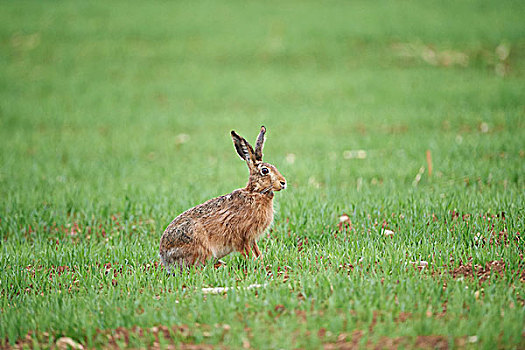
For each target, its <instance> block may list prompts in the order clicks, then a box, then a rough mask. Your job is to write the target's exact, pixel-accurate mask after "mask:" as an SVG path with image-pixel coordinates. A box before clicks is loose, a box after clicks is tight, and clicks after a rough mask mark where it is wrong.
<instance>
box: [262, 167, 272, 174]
mask: <svg viewBox="0 0 525 350" xmlns="http://www.w3.org/2000/svg"><path fill="white" fill-rule="evenodd" d="M269 172H270V170H268V168H262V169H261V174H263V175H268V173H269Z"/></svg>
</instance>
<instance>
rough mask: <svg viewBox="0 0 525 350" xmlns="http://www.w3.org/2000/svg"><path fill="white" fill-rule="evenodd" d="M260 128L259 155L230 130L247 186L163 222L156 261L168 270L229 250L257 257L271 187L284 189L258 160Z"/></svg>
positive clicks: (268, 215) (278, 176) (269, 217)
mask: <svg viewBox="0 0 525 350" xmlns="http://www.w3.org/2000/svg"><path fill="white" fill-rule="evenodd" d="M265 131H266V130H265V129H264V127H263V128H262V129H261V133H260V135H259V139H260V141H259V139H258V143H257V148H256V151H257V150H259V153H257V152H256V151H255V152H254V151H253V149H250V148H251V146H250V145H249V144H248V142H247V141H246V140H244V139H243V138H241V137H240V136H238V135H237V134H235V133H234V132H232V136H233V138H234V142H235V146H236V148H237V152H238V153H239V155H240V156H241V158H243V159H245V160H246V161H247V163H248V166H249V168H250V179H249V181H248V184H247V186H246V187H245V188H241V189H238V190H235V191H233V192H232V193H230V194H227V195H224V196H220V197H217V198H213V199H210V200H208V201H207V202H205V203H203V204H200V205H198V206H196V207H193V208H191V209H189V210H187V211H185V212H184V213H182V214H180V215H179V216H177V217H176V218H175V219H174V220H173V221H172V222H171V223H170V224H169V225H168V227H167V228H166V230H165V231H164V234H163V235H162V237H161V240H160V258H161V262H162V264H163V265H164V266H165V267H166V268H167V269H168V270H170V269H171V267H173V266H176V267H180V268H182V267H184V266H190V265H195V264H205V263H206V262H208V261H210V260H213V259H220V258H222V257H224V256H226V255H228V254H229V253H231V252H234V251H237V252H240V253H242V254H243V255H244V256H248V254H249V253H250V252H253V254H254V256H255V257H259V256H260V254H261V253H260V251H259V247H258V246H257V240H258V239H259V238H260V237H261V235H262V234H263V233H264V231H265V230H266V229H267V228H268V227H269V226H270V225H271V223H272V221H273V197H274V193H273V191H279V190H281V189H283V188H285V187H286V182H285V179H284V177H283V176H282V175H281V174H280V173H279V171H277V169H276V168H275V167H274V166H272V165H270V164H268V163H263V162H262V142H263V140H264V139H263V137H264V132H265ZM246 144H247V145H248V146H246ZM244 151H246V153H244ZM258 154H260V156H257V155H258ZM262 169H264V170H262Z"/></svg>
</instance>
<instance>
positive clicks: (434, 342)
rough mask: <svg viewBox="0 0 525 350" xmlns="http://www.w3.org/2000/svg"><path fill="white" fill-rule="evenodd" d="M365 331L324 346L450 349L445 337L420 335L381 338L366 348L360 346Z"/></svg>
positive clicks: (331, 348)
mask: <svg viewBox="0 0 525 350" xmlns="http://www.w3.org/2000/svg"><path fill="white" fill-rule="evenodd" d="M362 337H363V331H360V330H355V331H354V332H352V335H351V336H348V335H347V334H345V333H341V334H340V335H339V336H338V337H337V341H336V342H335V343H327V344H324V346H323V347H324V349H325V350H354V349H362V348H365V349H378V350H379V349H399V348H402V349H407V348H408V349H413V348H417V349H441V350H444V349H449V344H448V339H447V338H446V337H445V336H443V335H420V336H417V337H415V338H414V337H408V336H405V337H395V338H390V337H381V338H380V339H379V340H378V341H377V342H376V343H372V341H370V340H368V342H367V343H366V345H365V346H363V345H362V344H360V342H361V339H362Z"/></svg>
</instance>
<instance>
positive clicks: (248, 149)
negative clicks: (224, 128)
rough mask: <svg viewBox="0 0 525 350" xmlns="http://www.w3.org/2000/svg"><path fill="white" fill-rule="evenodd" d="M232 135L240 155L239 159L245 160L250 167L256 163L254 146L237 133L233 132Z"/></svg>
mask: <svg viewBox="0 0 525 350" xmlns="http://www.w3.org/2000/svg"><path fill="white" fill-rule="evenodd" d="M231 134H232V139H233V144H234V145H235V150H236V151H237V154H239V157H241V158H242V159H244V160H245V161H246V163H248V165H250V164H253V163H255V155H254V152H253V148H252V145H250V144H249V143H248V141H246V140H245V139H244V137H242V136H239V135H238V134H237V133H236V132H235V131H233V130H232V132H231Z"/></svg>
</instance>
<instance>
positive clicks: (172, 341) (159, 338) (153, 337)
mask: <svg viewBox="0 0 525 350" xmlns="http://www.w3.org/2000/svg"><path fill="white" fill-rule="evenodd" d="M222 329H223V331H224V332H228V331H229V329H230V328H229V326H227V325H222ZM133 339H135V340H141V341H142V342H143V343H145V344H146V346H147V348H148V349H153V350H155V349H181V350H209V349H215V348H217V347H216V346H214V345H210V344H195V343H193V341H194V338H193V334H192V333H191V332H190V329H189V327H188V326H186V325H179V326H172V327H167V326H162V325H160V326H155V327H151V328H141V327H136V326H135V327H132V328H124V327H118V328H116V329H112V330H100V329H97V331H96V334H95V335H94V336H93V338H92V339H91V341H92V344H96V345H95V346H96V347H102V348H104V349H122V348H129V347H130V346H133V345H136V344H134V343H133ZM35 342H36V343H37V344H40V345H41V346H43V347H46V345H47V344H54V345H55V346H54V347H55V348H57V349H67V348H73V349H87V348H88V347H87V345H86V344H87V343H88V341H87V339H75V340H73V339H72V338H69V337H59V336H57V337H55V336H53V335H50V334H49V333H47V332H43V333H42V332H38V333H36V332H33V331H29V332H28V333H27V335H26V336H25V337H24V338H22V339H19V340H17V341H16V343H15V344H14V345H10V344H9V342H8V340H7V339H3V340H2V341H1V342H0V349H28V348H29V349H32V348H33V347H34V346H35Z"/></svg>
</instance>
